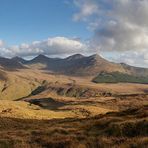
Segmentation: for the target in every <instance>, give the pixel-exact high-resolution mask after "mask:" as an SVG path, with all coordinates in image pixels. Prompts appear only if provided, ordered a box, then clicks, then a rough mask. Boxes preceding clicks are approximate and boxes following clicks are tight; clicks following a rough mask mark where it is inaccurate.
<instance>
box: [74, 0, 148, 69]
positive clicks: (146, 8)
mask: <svg viewBox="0 0 148 148" xmlns="http://www.w3.org/2000/svg"><path fill="white" fill-rule="evenodd" d="M76 2H77V4H76V7H77V8H78V9H79V11H78V12H77V13H76V14H75V15H74V16H77V17H78V18H79V19H77V20H79V21H85V22H86V23H88V29H89V30H91V31H93V32H94V35H93V37H92V38H91V40H90V48H91V49H93V50H94V51H101V52H107V51H108V52H113V51H115V52H116V54H118V55H122V54H123V56H120V61H123V59H126V60H124V61H125V62H128V63H129V64H132V63H133V64H135V65H142V66H143V64H144V66H148V59H147V56H146V55H147V53H148V19H147V18H148V0H76ZM94 5H95V8H94V9H93V8H92V6H94ZM84 6H85V7H84ZM85 8H87V9H88V10H90V11H89V13H83V12H85V11H84V10H85ZM89 8H90V9H89ZM86 20H87V21H86ZM135 52H136V54H135ZM138 62H139V63H140V64H138Z"/></svg>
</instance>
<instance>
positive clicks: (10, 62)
mask: <svg viewBox="0 0 148 148" xmlns="http://www.w3.org/2000/svg"><path fill="white" fill-rule="evenodd" d="M0 66H1V67H3V68H5V69H22V68H25V66H24V65H23V64H22V63H20V62H18V61H16V60H14V59H9V58H4V57H0Z"/></svg>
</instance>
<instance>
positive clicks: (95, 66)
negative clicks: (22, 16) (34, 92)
mask: <svg viewBox="0 0 148 148" xmlns="http://www.w3.org/2000/svg"><path fill="white" fill-rule="evenodd" d="M0 66H1V67H2V68H5V69H11V70H13V69H22V68H33V69H34V68H35V69H42V70H48V71H51V72H54V73H58V74H65V75H74V76H96V75H98V74H99V73H101V72H107V73H112V72H120V73H124V74H129V75H134V76H148V68H140V67H134V66H130V65H127V64H124V63H114V62H110V61H108V60H106V59H104V58H102V57H101V56H100V55H98V54H95V55H91V56H84V55H81V54H75V55H72V56H69V57H67V58H63V59H62V58H49V57H47V56H45V55H38V56H37V57H35V58H33V59H32V60H25V59H23V58H21V57H14V58H12V59H8V58H3V57H0Z"/></svg>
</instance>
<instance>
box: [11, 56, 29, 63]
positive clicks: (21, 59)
mask: <svg viewBox="0 0 148 148" xmlns="http://www.w3.org/2000/svg"><path fill="white" fill-rule="evenodd" d="M11 60H13V61H16V62H19V63H22V64H24V63H25V62H27V60H25V59H23V58H21V57H18V56H16V57H13V58H12V59H11Z"/></svg>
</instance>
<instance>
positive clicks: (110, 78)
mask: <svg viewBox="0 0 148 148" xmlns="http://www.w3.org/2000/svg"><path fill="white" fill-rule="evenodd" d="M92 81H93V82H95V83H122V82H123V83H141V84H148V76H147V77H142V76H134V75H129V74H124V73H120V72H112V73H106V72H102V73H100V74H99V75H98V76H97V77H95V78H94V79H93V80H92Z"/></svg>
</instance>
